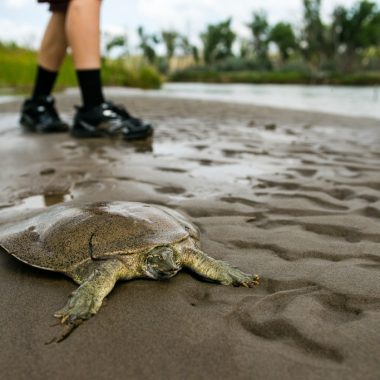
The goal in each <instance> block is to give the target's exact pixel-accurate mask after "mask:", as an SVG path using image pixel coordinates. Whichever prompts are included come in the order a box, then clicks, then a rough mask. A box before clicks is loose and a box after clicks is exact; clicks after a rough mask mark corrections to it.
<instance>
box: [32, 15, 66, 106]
mask: <svg viewBox="0 0 380 380" xmlns="http://www.w3.org/2000/svg"><path fill="white" fill-rule="evenodd" d="M65 16H66V15H65V13H64V12H53V13H52V16H51V18H50V20H49V23H48V25H47V27H46V30H45V34H44V36H43V39H42V42H41V46H40V50H39V53H38V67H37V75H36V80H35V85H34V90H33V95H32V98H33V99H37V98H38V97H40V96H47V95H50V94H51V91H52V89H53V87H54V84H55V81H56V78H57V75H58V70H59V68H60V67H61V64H62V62H63V60H64V58H65V55H66V50H67V40H66V35H65Z"/></svg>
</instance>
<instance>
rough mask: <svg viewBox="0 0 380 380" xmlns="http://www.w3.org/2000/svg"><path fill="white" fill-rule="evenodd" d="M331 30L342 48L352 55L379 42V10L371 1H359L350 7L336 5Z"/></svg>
mask: <svg viewBox="0 0 380 380" xmlns="http://www.w3.org/2000/svg"><path fill="white" fill-rule="evenodd" d="M333 31H334V34H335V39H336V42H337V44H338V45H339V46H338V47H340V48H341V49H342V50H344V51H347V52H348V53H349V54H350V55H354V54H355V53H357V52H360V51H361V50H363V49H366V48H369V47H370V46H376V45H378V44H379V43H380V11H379V10H378V9H377V5H376V4H375V3H374V2H372V1H367V0H364V1H361V2H358V3H356V4H354V6H353V7H352V8H351V9H350V10H347V9H346V8H344V7H337V8H336V9H335V10H334V13H333Z"/></svg>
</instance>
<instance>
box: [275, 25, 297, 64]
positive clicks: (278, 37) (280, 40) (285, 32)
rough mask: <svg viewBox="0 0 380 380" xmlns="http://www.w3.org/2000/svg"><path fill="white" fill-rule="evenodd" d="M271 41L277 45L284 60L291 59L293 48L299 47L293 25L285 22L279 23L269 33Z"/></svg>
mask: <svg viewBox="0 0 380 380" xmlns="http://www.w3.org/2000/svg"><path fill="white" fill-rule="evenodd" d="M269 41H272V42H274V43H275V44H276V45H277V48H278V51H279V52H280V55H281V60H282V61H283V62H285V61H287V60H288V59H289V55H290V53H291V51H292V50H295V49H296V47H297V41H296V36H295V35H294V31H293V27H292V26H291V25H290V24H288V23H284V22H279V23H277V24H276V25H275V26H274V27H273V28H272V29H271V31H270V33H269Z"/></svg>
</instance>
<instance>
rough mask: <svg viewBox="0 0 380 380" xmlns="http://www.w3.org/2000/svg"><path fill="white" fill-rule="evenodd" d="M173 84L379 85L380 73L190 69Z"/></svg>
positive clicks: (180, 73) (173, 77) (175, 77)
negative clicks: (316, 73) (319, 73)
mask: <svg viewBox="0 0 380 380" xmlns="http://www.w3.org/2000/svg"><path fill="white" fill-rule="evenodd" d="M168 79H169V81H172V82H202V83H252V84H264V83H269V84H334V85H352V86H356V85H379V84H380V72H360V73H355V74H339V73H331V74H321V75H317V76H316V75H312V74H311V73H307V72H297V71H284V72H281V71H215V70H196V69H193V70H191V69H189V70H183V71H177V72H175V73H173V74H172V75H170V76H169V78H168Z"/></svg>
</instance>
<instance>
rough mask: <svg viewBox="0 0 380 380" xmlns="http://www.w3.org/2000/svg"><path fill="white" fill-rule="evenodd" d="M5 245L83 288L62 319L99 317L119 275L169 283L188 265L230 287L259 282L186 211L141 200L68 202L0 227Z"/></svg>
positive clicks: (1, 242) (28, 261)
mask: <svg viewBox="0 0 380 380" xmlns="http://www.w3.org/2000/svg"><path fill="white" fill-rule="evenodd" d="M0 247H1V248H2V250H3V251H5V252H6V253H8V254H10V255H12V256H14V257H15V258H17V259H18V260H21V261H22V262H24V263H26V264H28V265H31V266H33V267H37V268H41V269H45V270H49V271H54V272H60V273H63V274H65V275H67V276H68V277H70V278H71V279H72V280H74V282H76V283H77V284H78V285H79V287H78V288H77V289H76V290H75V291H74V292H73V293H72V294H71V296H70V298H69V300H68V302H67V303H66V305H65V306H64V307H63V308H61V309H60V310H58V311H57V312H56V313H55V314H54V316H55V317H56V318H58V319H59V320H60V322H61V323H62V324H66V325H71V326H74V325H75V324H77V323H81V322H82V321H84V320H87V319H89V318H90V317H92V316H93V315H95V314H96V313H97V312H98V310H99V309H100V307H101V305H102V303H103V300H104V299H105V297H106V296H107V295H108V294H109V293H110V292H111V290H112V289H113V287H114V286H115V284H116V282H117V281H118V280H132V279H135V278H149V279H154V280H166V279H169V278H171V277H173V276H174V275H176V274H177V273H178V272H179V271H180V270H181V269H182V268H188V269H190V270H191V271H193V272H195V273H196V274H198V275H199V276H201V277H203V278H204V279H206V280H210V281H214V282H218V283H221V284H223V285H234V286H245V287H253V286H255V285H258V284H259V276H258V275H250V274H246V273H243V272H242V271H240V270H239V269H237V268H236V267H233V266H231V265H229V264H227V263H226V262H224V261H220V260H216V259H214V258H212V257H210V256H208V255H207V254H206V253H204V252H203V251H202V250H201V248H200V232H199V229H198V228H197V227H196V226H195V225H194V224H192V223H191V222H190V221H188V220H187V219H186V217H185V216H184V215H182V214H181V213H180V212H178V211H175V210H172V209H170V208H167V207H165V206H159V205H152V204H145V203H140V202H125V201H110V202H93V203H83V204H78V203H75V202H72V201H71V202H66V203H62V204H59V205H55V206H51V207H48V208H47V209H45V210H43V211H42V212H41V213H38V214H37V215H34V216H31V217H29V218H26V219H25V220H22V221H19V222H17V223H15V224H13V225H12V224H9V225H7V226H5V227H4V226H3V227H2V229H1V230H0Z"/></svg>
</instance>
